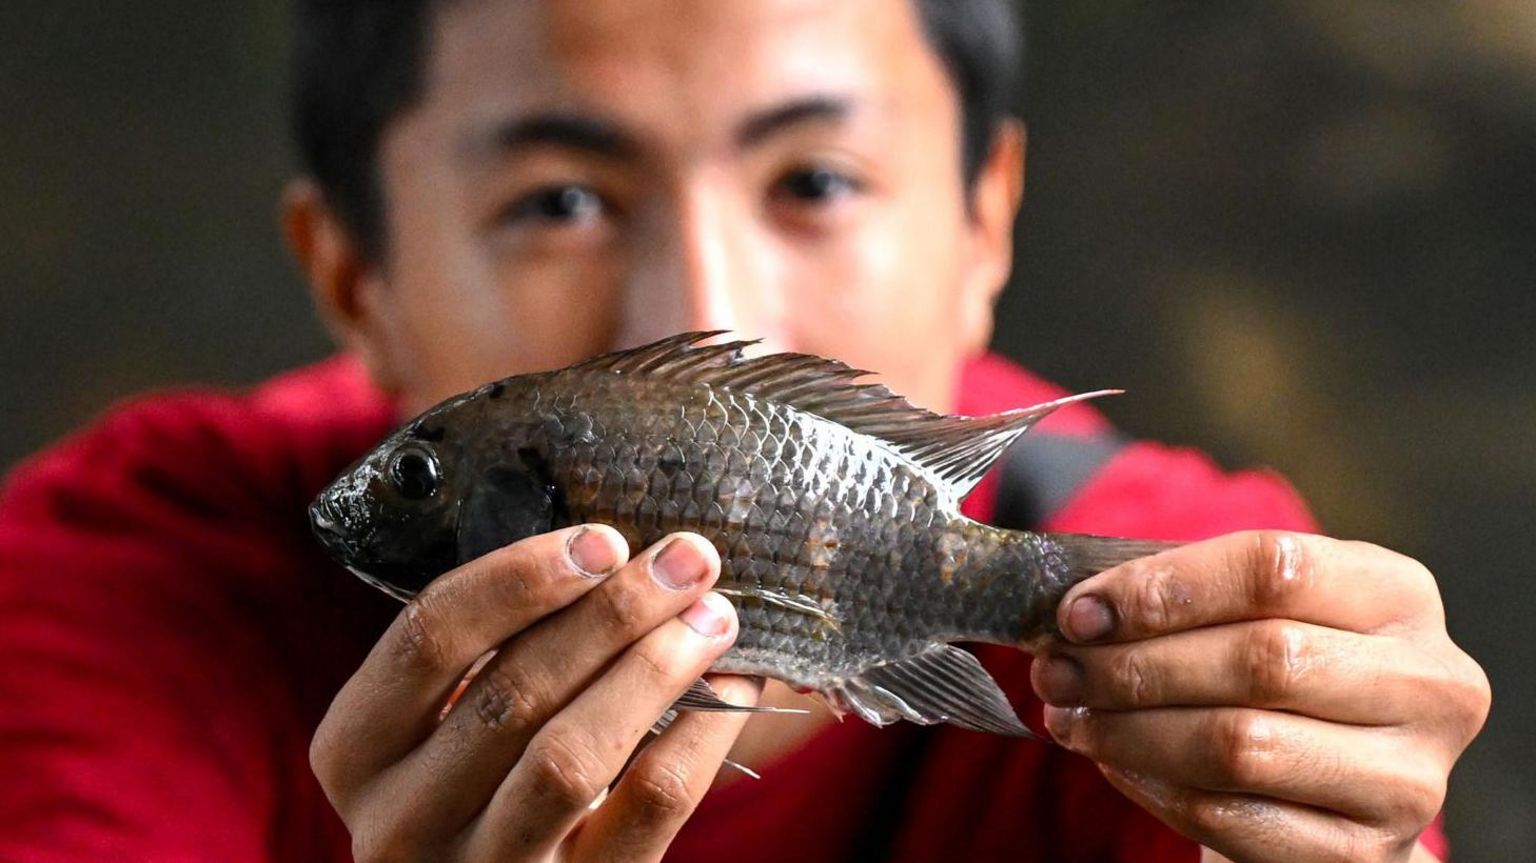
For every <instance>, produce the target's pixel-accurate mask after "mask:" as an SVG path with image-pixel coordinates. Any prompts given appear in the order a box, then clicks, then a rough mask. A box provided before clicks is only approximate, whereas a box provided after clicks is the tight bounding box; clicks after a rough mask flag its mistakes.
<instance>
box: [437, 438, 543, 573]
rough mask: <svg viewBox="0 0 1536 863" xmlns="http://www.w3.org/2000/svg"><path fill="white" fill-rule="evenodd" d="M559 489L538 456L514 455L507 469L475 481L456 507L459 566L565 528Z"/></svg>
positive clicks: (491, 471)
mask: <svg viewBox="0 0 1536 863" xmlns="http://www.w3.org/2000/svg"><path fill="white" fill-rule="evenodd" d="M566 521H567V519H566V515H565V511H564V506H563V505H562V503H561V499H560V494H559V490H558V489H557V488H556V486H555V483H554V481H553V479H552V478H551V477H550V475H549V470H548V467H547V465H546V464H545V463H544V460H543V458H542V457H540V456H539V454H538V452H537V451H535V450H531V449H524V450H519V451H518V453H517V456H516V458H515V459H514V460H513V462H512V463H511V464H508V465H502V466H497V467H493V468H490V469H489V470H486V471H485V472H483V473H481V474H480V475H479V476H477V477H476V478H475V481H474V484H473V486H472V487H471V488H470V490H469V493H468V494H467V495H466V496H465V498H464V500H463V503H461V504H460V507H459V522H458V528H457V541H458V551H459V563H461V564H463V563H467V562H468V561H471V560H474V559H475V558H477V557H482V556H484V555H485V554H488V553H490V552H492V551H495V550H496V549H498V548H501V547H502V546H504V545H510V544H511V543H514V542H517V541H518V540H520V539H527V538H528V537H530V536H533V535H535V534H540V533H547V532H548V531H551V530H554V529H555V528H557V527H563V526H565V523H566Z"/></svg>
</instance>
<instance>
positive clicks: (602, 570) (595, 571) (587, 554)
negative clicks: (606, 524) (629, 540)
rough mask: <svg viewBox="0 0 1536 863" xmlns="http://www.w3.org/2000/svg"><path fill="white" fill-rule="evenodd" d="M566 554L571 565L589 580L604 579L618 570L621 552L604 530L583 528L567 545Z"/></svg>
mask: <svg viewBox="0 0 1536 863" xmlns="http://www.w3.org/2000/svg"><path fill="white" fill-rule="evenodd" d="M565 553H566V554H567V555H569V556H570V558H571V565H572V566H574V567H576V571H577V572H580V573H581V574H582V575H585V576H586V577H588V578H602V577H603V576H605V575H608V574H610V573H612V572H613V571H614V570H615V569H618V567H619V563H620V562H621V561H620V559H619V550H618V549H617V548H614V542H613V537H612V536H611V535H610V534H609V533H608V532H607V531H602V530H593V529H592V528H590V527H583V528H582V529H581V530H578V531H576V533H575V534H573V535H572V536H571V538H570V540H569V541H567V542H566V544H565Z"/></svg>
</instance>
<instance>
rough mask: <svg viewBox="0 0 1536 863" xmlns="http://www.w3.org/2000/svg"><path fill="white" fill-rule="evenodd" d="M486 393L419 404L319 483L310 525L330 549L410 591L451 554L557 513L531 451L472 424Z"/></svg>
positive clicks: (461, 554)
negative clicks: (407, 418) (418, 411)
mask: <svg viewBox="0 0 1536 863" xmlns="http://www.w3.org/2000/svg"><path fill="white" fill-rule="evenodd" d="M485 401H486V400H484V399H481V398H476V397H475V394H468V395H465V396H461V397H458V398H456V399H451V400H449V401H447V402H444V403H443V404H441V405H439V406H438V407H436V408H433V409H432V410H429V411H427V412H426V413H424V414H422V415H421V416H420V417H417V418H416V419H415V420H413V421H411V422H410V423H408V424H406V425H405V426H404V427H403V428H401V429H400V430H399V431H397V432H395V433H394V434H392V435H390V436H389V437H388V438H386V439H385V440H384V442H383V443H381V444H379V445H378V446H377V447H375V448H374V449H373V450H372V451H371V452H369V453H368V454H367V455H364V456H363V457H362V458H361V459H359V460H358V461H357V462H356V463H354V464H353V465H352V466H351V467H350V468H348V469H347V471H346V472H344V473H343V474H341V476H339V477H337V478H336V479H335V480H334V481H333V482H332V483H331V484H330V485H329V486H327V487H326V488H325V489H324V490H323V491H321V492H320V494H319V495H318V496H317V497H316V498H315V500H314V502H313V503H311V504H310V507H309V520H310V526H311V528H312V529H313V530H314V533H315V536H316V537H318V538H319V540H320V543H321V544H322V545H323V546H325V548H326V550H327V551H328V552H330V554H331V556H332V557H334V558H335V559H336V560H338V561H339V562H341V563H342V564H343V565H344V566H346V567H347V568H348V569H350V570H351V571H352V572H353V573H354V574H356V575H357V576H358V577H360V578H362V579H363V580H364V581H366V582H368V583H369V584H372V585H373V586H375V587H377V588H379V589H381V590H383V591H384V592H386V593H388V594H390V595H392V596H394V597H396V598H399V599H409V598H410V597H412V596H414V595H415V594H416V593H417V592H418V591H420V590H421V589H422V588H423V587H425V586H426V585H427V583H428V582H430V581H432V579H434V578H436V577H437V576H439V575H442V574H443V573H445V572H447V571H448V570H450V569H453V568H454V567H456V566H458V565H460V564H463V563H466V562H468V561H470V560H473V559H474V558H477V557H480V556H481V555H484V554H486V553H488V552H490V551H493V550H494V549H497V548H500V547H501V546H503V545H507V544H509V543H512V542H515V541H517V540H519V539H523V538H525V537H528V536H532V535H534V534H536V533H543V532H545V531H548V530H551V529H553V528H554V527H557V526H560V524H562V523H563V519H562V518H561V517H560V514H559V509H560V507H559V506H558V505H557V502H558V500H559V495H558V493H557V492H556V490H555V487H554V484H553V482H552V481H550V480H549V479H548V477H547V475H546V474H547V471H546V470H545V468H544V461H543V459H542V458H541V456H540V454H539V452H538V451H536V450H535V449H533V448H531V447H518V446H516V445H515V444H516V441H489V440H487V435H486V434H484V433H476V430H477V429H484V428H487V427H488V424H487V422H486V417H485V415H484V414H485V411H486V410H487V408H488V405H487V404H486V403H485ZM504 444H505V445H504Z"/></svg>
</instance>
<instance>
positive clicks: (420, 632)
mask: <svg viewBox="0 0 1536 863" xmlns="http://www.w3.org/2000/svg"><path fill="white" fill-rule="evenodd" d="M398 621H399V624H398V628H397V629H396V630H395V633H396V635H395V638H394V639H393V645H394V655H395V657H396V658H397V659H398V660H399V661H400V662H402V663H403V664H404V665H406V666H407V667H408V668H410V669H413V670H419V671H425V672H433V671H437V670H439V669H442V668H444V667H446V666H447V665H448V664H449V662H448V659H449V655H450V654H449V649H448V637H449V636H448V631H449V630H448V629H447V627H445V626H444V625H443V623H442V620H441V615H440V614H439V612H438V600H437V594H436V593H435V592H433V591H423V592H422V593H420V594H417V595H416V597H415V598H413V599H412V600H411V601H410V602H408V603H406V605H405V609H404V610H403V611H401V612H400V617H399V618H398Z"/></svg>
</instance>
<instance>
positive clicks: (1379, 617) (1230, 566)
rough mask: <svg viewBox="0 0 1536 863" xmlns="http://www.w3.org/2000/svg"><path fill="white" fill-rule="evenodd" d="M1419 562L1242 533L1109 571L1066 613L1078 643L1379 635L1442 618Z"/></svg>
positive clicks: (1076, 590) (1311, 540)
mask: <svg viewBox="0 0 1536 863" xmlns="http://www.w3.org/2000/svg"><path fill="white" fill-rule="evenodd" d="M1439 602H1440V599H1439V592H1438V590H1437V589H1436V587H1435V581H1434V577H1433V576H1431V575H1430V574H1429V571H1428V570H1426V569H1424V567H1423V566H1422V565H1420V564H1419V563H1418V562H1417V561H1414V560H1413V559H1411V558H1408V557H1404V556H1402V555H1400V554H1397V553H1396V552H1392V551H1388V550H1386V549H1384V548H1380V547H1378V546H1374V545H1370V544H1368V543H1361V542H1344V541H1340V540H1334V539H1328V538H1327V537H1321V536H1311V535H1307V534H1297V533H1282V532H1277V531H1250V532H1247V533H1234V534H1229V535H1227V536H1223V537H1218V538H1216V539H1212V540H1207V541H1205V542H1199V543H1194V544H1192V545H1186V546H1181V547H1179V548H1175V549H1172V550H1169V551H1165V552H1162V553H1160V554H1157V555H1153V556H1152V557H1144V558H1140V559H1137V560H1133V561H1129V562H1127V563H1124V564H1121V565H1120V566H1116V567H1114V568H1112V569H1109V570H1106V571H1105V572H1102V573H1100V574H1098V575H1096V576H1094V577H1092V578H1089V579H1087V580H1085V581H1083V582H1082V583H1081V584H1078V585H1076V586H1074V587H1073V588H1072V589H1071V590H1069V591H1068V592H1067V594H1066V596H1065V597H1063V599H1062V603H1061V606H1060V608H1059V609H1058V610H1057V624H1058V626H1059V627H1060V628H1061V631H1062V634H1063V635H1064V636H1065V637H1066V638H1067V639H1068V640H1069V641H1073V642H1077V643H1090V642H1104V641H1135V640H1137V639H1142V638H1150V637H1152V636H1156V635H1166V634H1168V633H1172V632H1182V631H1185V630H1190V629H1196V628H1198V627H1201V626H1212V625H1215V624H1221V623H1234V622H1237V621H1242V620H1258V619H1261V618H1266V617H1281V618H1289V619H1292V620H1300V621H1304V622H1307V623H1315V624H1318V625H1320V626H1329V627H1333V628H1335V629H1346V630H1350V631H1354V632H1372V631H1376V630H1378V629H1380V628H1383V627H1385V626H1387V625H1389V624H1393V623H1397V622H1399V621H1405V620H1410V619H1417V618H1420V617H1422V616H1423V615H1426V614H1428V615H1430V616H1431V617H1433V618H1436V619H1438V618H1439V617H1440V615H1441V612H1440V605H1439Z"/></svg>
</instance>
